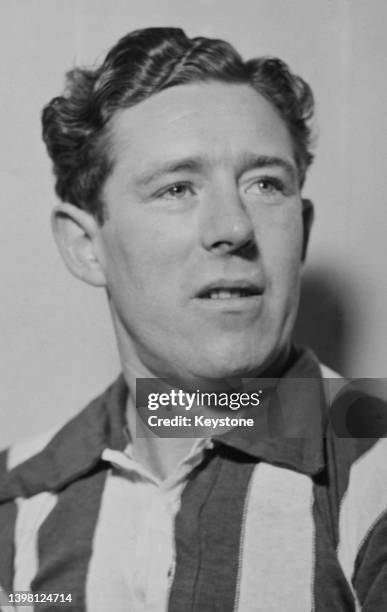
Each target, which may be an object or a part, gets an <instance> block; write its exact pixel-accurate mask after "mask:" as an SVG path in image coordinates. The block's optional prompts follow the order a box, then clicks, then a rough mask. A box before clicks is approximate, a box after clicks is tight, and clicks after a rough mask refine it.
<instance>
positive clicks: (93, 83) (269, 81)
mask: <svg viewBox="0 0 387 612" xmlns="http://www.w3.org/2000/svg"><path fill="white" fill-rule="evenodd" d="M214 80H215V81H222V82H226V83H246V84H250V85H251V86H252V87H253V88H254V89H255V90H256V91H257V92H259V93H260V94H261V95H262V96H264V97H265V98H266V99H267V100H268V101H269V102H270V103H271V104H273V106H274V107H275V108H276V109H277V110H278V111H279V113H280V115H281V117H282V119H283V121H284V122H285V124H286V125H287V127H288V130H289V132H290V134H291V137H292V140H293V143H294V149H295V158H296V162H297V166H298V169H299V175H300V183H301V184H302V183H303V181H304V178H305V173H306V170H307V168H308V166H309V164H310V163H311V162H312V159H313V156H312V154H311V151H310V148H311V127H310V120H311V118H312V115H313V95H312V92H311V89H310V87H309V85H308V84H307V83H305V81H303V79H301V78H300V77H299V76H296V75H294V74H292V73H291V71H290V70H289V68H288V66H287V65H286V64H285V63H284V62H283V61H282V60H280V59H277V58H271V57H260V58H254V59H251V60H249V61H247V62H244V61H243V60H242V58H241V56H240V55H239V54H238V52H237V51H236V50H235V49H234V48H233V47H232V46H231V45H230V44H229V43H227V42H225V41H223V40H217V39H210V38H203V37H197V38H188V37H187V36H186V35H185V33H184V32H183V30H180V29H178V28H147V29H143V30H137V31H135V32H131V33H130V34H127V35H126V36H124V37H123V38H121V40H119V41H118V43H117V44H116V45H115V46H114V47H113V48H112V49H111V50H110V51H109V53H108V54H107V56H106V58H105V60H104V61H103V63H102V64H101V66H99V67H97V68H96V69H94V70H92V69H83V68H74V69H73V70H71V71H70V72H68V74H67V85H66V89H65V91H64V94H63V96H59V97H56V98H54V99H53V100H51V102H50V103H49V104H48V105H47V106H46V107H45V108H44V110H43V114H42V123H43V139H44V141H45V143H46V146H47V150H48V153H49V155H50V157H51V159H52V161H53V164H54V173H55V176H56V193H57V194H58V196H59V197H60V198H61V199H62V200H63V201H66V202H71V203H73V204H75V205H77V206H79V207H80V208H84V209H85V210H88V211H89V212H91V213H92V214H94V215H95V216H96V218H97V219H98V220H99V221H100V222H101V223H102V222H103V213H104V210H103V203H102V202H101V198H100V192H101V188H102V186H103V183H104V181H105V179H106V177H107V176H108V174H109V172H110V170H111V162H110V160H109V159H108V155H107V152H106V149H107V148H106V147H104V146H103V144H104V137H105V135H106V129H105V128H106V126H107V124H108V122H109V119H110V118H111V117H112V115H113V114H114V113H115V112H116V111H117V110H118V109H122V108H129V107H131V106H133V105H135V104H138V103H139V102H141V101H142V100H145V99H146V98H148V97H149V96H151V95H153V94H155V93H157V92H160V91H162V90H164V89H167V88H168V87H173V86H174V85H182V84H186V83H192V82H198V81H202V82H203V81H214Z"/></svg>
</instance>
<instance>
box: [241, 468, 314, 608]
mask: <svg viewBox="0 0 387 612" xmlns="http://www.w3.org/2000/svg"><path fill="white" fill-rule="evenodd" d="M247 504H248V506H247V516H246V525H245V530H244V541H243V542H242V543H241V550H242V560H241V562H242V568H241V581H240V592H239V599H238V607H237V609H238V610H240V611H241V612H278V610H297V612H310V611H311V610H312V609H313V596H312V592H313V568H314V553H313V550H314V537H315V534H314V521H313V515H312V504H313V483H312V480H311V478H309V477H308V476H305V475H303V474H298V473H297V472H293V471H292V470H287V469H285V468H280V467H275V466H272V465H268V464H266V463H260V464H259V465H258V466H257V467H256V468H255V470H254V473H253V475H252V482H251V488H250V496H249V499H248V500H247Z"/></svg>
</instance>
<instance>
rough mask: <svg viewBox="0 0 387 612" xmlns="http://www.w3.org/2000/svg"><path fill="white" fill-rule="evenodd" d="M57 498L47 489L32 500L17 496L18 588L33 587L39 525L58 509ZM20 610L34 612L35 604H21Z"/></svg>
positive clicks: (19, 589)
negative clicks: (33, 605) (56, 505)
mask: <svg viewBox="0 0 387 612" xmlns="http://www.w3.org/2000/svg"><path fill="white" fill-rule="evenodd" d="M56 501H57V496H56V495H54V494H53V493H46V492H44V493H39V494H38V495H35V496H34V497H31V498H30V499H24V498H21V497H19V498H17V499H16V504H17V518H16V526H15V565H14V571H15V573H14V584H13V590H14V591H29V590H31V582H32V580H33V578H34V577H35V575H36V573H37V571H38V568H39V558H38V531H39V527H40V526H41V525H42V523H43V522H44V520H45V519H46V517H47V516H48V515H49V513H50V512H51V510H52V509H53V508H54V506H55V504H56ZM16 609H17V610H19V609H20V610H21V612H33V607H32V606H21V607H20V606H17V608H16Z"/></svg>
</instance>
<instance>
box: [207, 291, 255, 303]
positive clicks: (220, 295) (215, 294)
mask: <svg viewBox="0 0 387 612" xmlns="http://www.w3.org/2000/svg"><path fill="white" fill-rule="evenodd" d="M247 295H250V294H249V292H248V291H246V290H243V289H232V290H231V291H230V290H229V289H213V290H212V291H210V293H209V298H210V299H211V300H229V299H230V298H238V297H245V296H247Z"/></svg>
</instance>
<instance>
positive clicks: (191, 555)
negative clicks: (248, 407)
mask: <svg viewBox="0 0 387 612" xmlns="http://www.w3.org/2000/svg"><path fill="white" fill-rule="evenodd" d="M255 465H256V461H255V460H251V458H249V457H247V456H246V454H244V453H240V452H239V451H235V450H233V449H231V448H228V447H226V446H223V445H220V446H219V448H218V450H217V453H214V454H212V456H211V453H210V456H209V458H208V463H207V462H205V463H204V464H202V465H201V466H200V468H199V469H198V470H197V471H196V473H195V474H194V476H193V478H192V479H191V480H190V482H189V483H188V484H187V486H186V488H185V489H184V492H183V495H182V502H181V509H180V512H179V513H178V515H177V517H176V555H177V557H176V574H175V578H174V582H173V585H172V589H171V593H170V600H169V607H168V611H169V612H182V611H183V610H184V612H214V611H218V610H219V611H229V610H230V611H231V610H233V607H234V602H235V596H236V586H237V577H238V566H239V548H240V538H241V526H242V523H243V509H244V506H245V500H246V492H247V488H248V483H249V480H250V477H251V474H252V471H253V469H254V467H255Z"/></svg>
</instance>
